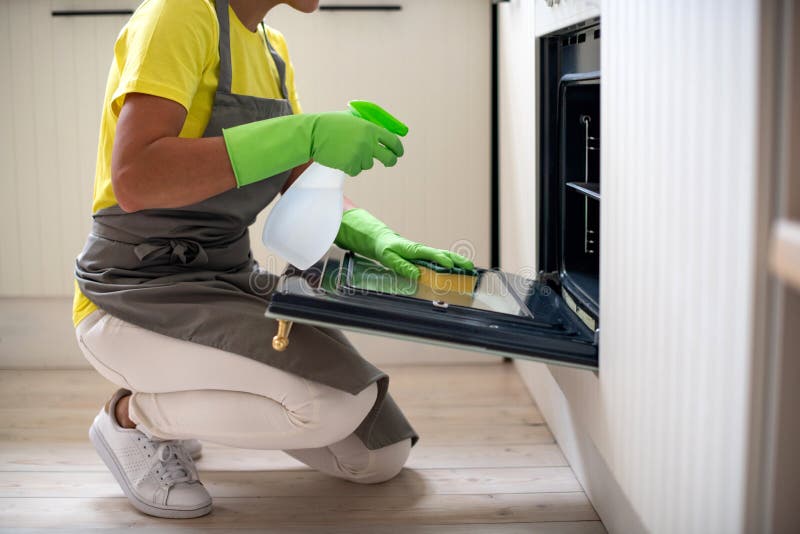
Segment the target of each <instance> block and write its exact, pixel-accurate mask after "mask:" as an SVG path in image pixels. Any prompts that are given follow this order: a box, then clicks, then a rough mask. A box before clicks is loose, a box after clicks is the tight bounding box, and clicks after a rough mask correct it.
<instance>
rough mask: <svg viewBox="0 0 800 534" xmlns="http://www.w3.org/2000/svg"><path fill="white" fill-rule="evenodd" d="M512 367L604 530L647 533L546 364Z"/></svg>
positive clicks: (531, 363) (517, 364) (627, 533)
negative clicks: (527, 391) (536, 407)
mask: <svg viewBox="0 0 800 534" xmlns="http://www.w3.org/2000/svg"><path fill="white" fill-rule="evenodd" d="M516 367H517V371H518V372H519V374H520V377H521V378H522V381H523V382H524V383H525V386H526V387H527V388H528V390H529V391H530V393H531V396H532V397H533V398H534V400H535V401H536V404H537V405H538V406H539V411H540V412H541V413H542V416H543V417H544V419H545V420H546V421H547V424H548V425H549V426H550V430H551V431H552V432H553V435H554V436H555V437H556V441H557V442H558V444H559V446H560V447H561V450H562V452H563V453H564V456H565V457H566V458H567V461H568V462H569V464H570V466H571V467H572V470H573V471H574V472H575V475H576V476H577V478H578V481H579V482H580V483H581V485H582V486H583V489H584V491H585V492H586V495H587V496H588V497H589V500H590V501H591V503H592V505H593V506H594V508H595V510H596V511H597V514H598V515H599V516H600V519H601V520H602V521H603V524H604V525H605V527H606V529H607V530H608V531H609V532H610V533H612V534H613V533H615V532H619V533H624V534H636V533H639V532H642V533H644V532H648V529H647V528H646V527H645V525H644V523H643V522H642V520H641V518H640V517H639V515H638V514H637V513H636V510H634V508H633V506H632V505H631V503H630V501H629V500H628V498H627V496H626V495H625V493H624V492H623V490H622V488H621V487H620V485H619V483H618V482H617V480H616V478H615V477H614V474H613V472H612V471H611V469H610V468H609V467H608V464H607V463H606V461H605V459H604V458H603V456H602V454H601V453H600V451H598V450H597V447H596V446H595V444H594V442H593V441H592V439H591V437H590V436H589V435H588V434H587V433H586V432H585V431H584V429H583V428H582V427H581V426H580V425H579V424H577V423H576V417H575V415H574V413H573V407H572V406H571V405H570V402H569V400H568V399H567V398H566V397H565V396H564V393H563V392H562V389H561V387H560V386H559V384H558V382H556V380H555V378H553V375H552V373H551V372H550V369H549V368H548V366H547V365H545V364H542V363H536V362H524V361H517V362H516Z"/></svg>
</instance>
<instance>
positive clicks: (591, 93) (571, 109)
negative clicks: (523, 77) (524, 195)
mask: <svg viewBox="0 0 800 534" xmlns="http://www.w3.org/2000/svg"><path fill="white" fill-rule="evenodd" d="M539 76H540V78H539V79H540V84H541V85H540V87H541V90H540V106H539V109H540V113H539V117H540V121H541V122H540V125H539V132H540V142H541V146H540V159H539V161H540V168H539V214H540V217H539V269H540V271H542V272H543V273H545V276H546V277H547V278H548V279H550V280H552V281H553V283H554V284H556V285H557V286H558V287H559V289H560V291H561V293H562V295H563V296H564V298H565V300H566V301H567V303H568V305H569V306H570V307H572V308H573V310H574V311H575V312H576V313H577V314H578V316H579V317H580V318H581V319H582V320H583V321H584V323H586V324H587V325H588V326H590V327H591V328H593V329H596V328H598V325H599V301H600V299H599V293H600V285H599V272H600V261H599V260H600V254H599V252H600V199H601V193H600V191H601V186H600V21H599V20H598V19H593V20H590V21H585V22H583V23H580V24H577V25H575V26H572V27H570V28H567V29H565V30H562V31H559V32H557V33H555V34H552V35H548V36H546V37H544V38H542V40H541V42H540V73H539Z"/></svg>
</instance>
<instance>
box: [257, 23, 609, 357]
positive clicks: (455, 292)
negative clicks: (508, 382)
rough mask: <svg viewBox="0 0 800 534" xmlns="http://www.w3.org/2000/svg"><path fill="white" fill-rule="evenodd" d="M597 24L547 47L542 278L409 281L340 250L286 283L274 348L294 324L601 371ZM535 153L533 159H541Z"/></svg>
mask: <svg viewBox="0 0 800 534" xmlns="http://www.w3.org/2000/svg"><path fill="white" fill-rule="evenodd" d="M599 40H600V21H599V20H590V21H586V22H584V23H581V24H579V25H576V26H573V27H571V28H568V29H565V30H562V31H559V32H558V33H556V34H552V35H549V36H545V37H543V38H542V39H541V40H540V43H539V45H540V46H539V50H540V61H539V81H540V91H539V103H538V104H539V105H538V109H539V113H538V117H539V118H538V120H539V146H538V151H539V156H540V157H539V167H538V169H532V172H531V179H532V180H536V181H537V183H538V191H539V194H538V205H537V206H532V209H537V210H538V213H539V235H538V251H539V265H538V271H539V273H538V275H537V276H536V277H535V278H525V277H523V276H520V275H518V274H515V273H510V272H504V271H501V270H497V269H481V268H477V269H476V270H475V271H472V272H465V271H460V270H458V269H456V270H450V271H448V270H444V269H441V268H438V267H437V266H436V265H431V264H425V265H421V266H420V268H421V272H422V273H423V274H422V276H421V277H420V280H409V279H405V278H403V277H401V276H399V275H397V274H395V273H393V272H391V271H389V270H388V269H386V268H384V267H382V266H380V265H378V264H376V263H374V262H372V261H371V260H368V259H365V258H361V257H359V256H356V255H354V254H352V253H350V252H347V251H343V250H340V249H338V248H336V247H333V248H331V250H330V251H329V252H328V254H327V255H326V256H325V257H324V258H323V259H322V260H320V261H319V262H317V264H315V265H314V266H312V267H311V268H309V269H306V270H299V269H296V268H294V267H292V266H289V267H288V268H287V269H286V271H285V272H284V273H283V274H282V275H281V277H280V280H279V282H278V287H277V290H276V291H275V292H274V293H273V295H272V297H271V300H270V302H269V304H268V308H267V310H266V316H267V317H270V318H273V319H277V320H278V330H277V332H276V335H275V338H274V341H273V347H274V348H275V349H276V350H285V349H286V348H287V346H290V345H291V325H292V323H293V322H302V323H309V324H314V325H319V326H328V327H333V328H339V329H342V330H345V331H347V330H350V331H357V332H364V333H369V334H374V335H379V336H388V337H397V338H402V339H407V340H412V341H416V342H421V343H431V344H440V345H446V346H449V347H455V348H462V349H468V350H472V351H477V352H482V353H485V354H489V355H495V356H502V357H512V358H521V359H531V360H537V361H543V362H547V363H554V364H559V365H568V366H574V367H580V368H586V369H593V370H595V369H597V368H598V344H599V328H600V316H599V251H600V239H601V236H600V226H599V221H600V216H599V215H600V198H601V194H600V80H601V78H600V53H599V50H600V41H599ZM535 148H537V147H531V149H532V150H533V149H535Z"/></svg>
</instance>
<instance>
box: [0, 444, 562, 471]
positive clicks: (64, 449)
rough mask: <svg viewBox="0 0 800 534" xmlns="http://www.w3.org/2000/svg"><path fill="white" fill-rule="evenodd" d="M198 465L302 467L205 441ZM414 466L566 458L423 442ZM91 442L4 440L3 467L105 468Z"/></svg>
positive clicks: (541, 451)
mask: <svg viewBox="0 0 800 534" xmlns="http://www.w3.org/2000/svg"><path fill="white" fill-rule="evenodd" d="M203 447H204V448H203V451H204V452H203V457H202V458H201V459H200V461H199V462H198V464H197V465H198V467H199V468H200V469H201V470H204V471H263V470H268V469H284V470H285V469H301V468H305V466H304V465H303V464H301V463H300V462H298V461H297V460H295V459H294V458H292V457H290V456H287V455H286V454H284V453H282V452H281V451H258V450H250V449H232V448H228V447H221V446H218V445H214V444H209V443H206V444H204V446H203ZM406 465H407V466H408V467H409V468H411V469H431V468H443V469H447V468H476V467H477V468H482V467H561V466H566V465H567V461H566V459H565V458H564V455H563V454H562V453H561V450H560V449H559V448H558V446H557V445H555V444H552V443H550V444H543V445H503V446H498V447H492V449H491V451H490V453H487V450H486V447H485V446H482V445H469V446H463V445H429V444H427V443H425V442H424V441H423V442H420V444H419V445H418V446H416V447H414V448H413V449H412V450H411V457H410V458H409V461H408V463H407V464H406ZM105 470H106V468H105V466H104V465H103V463H102V462H101V461H100V458H99V457H98V456H97V453H95V451H94V449H93V448H92V447H91V445H90V444H89V443H88V442H84V443H77V442H69V443H41V442H28V443H26V442H14V443H9V442H0V471H105Z"/></svg>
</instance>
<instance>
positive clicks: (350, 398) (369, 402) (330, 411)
mask: <svg viewBox="0 0 800 534" xmlns="http://www.w3.org/2000/svg"><path fill="white" fill-rule="evenodd" d="M317 388H319V389H320V390H322V391H320V392H317V395H315V396H316V401H317V413H316V417H315V418H314V419H313V420H311V421H309V420H308V419H307V418H302V417H298V418H296V420H297V425H298V426H303V427H305V428H307V429H308V430H309V431H310V432H309V435H308V438H309V441H308V444H307V448H314V447H324V446H327V445H330V444H331V443H336V442H338V441H341V440H343V439H344V438H346V437H347V436H349V435H350V434H352V433H353V431H354V430H355V429H356V428H358V426H359V425H360V424H361V422H362V421H363V420H364V418H365V417H366V416H367V414H369V412H370V410H371V409H372V407H373V406H374V405H375V401H376V400H377V398H378V386H377V384H375V383H372V384H370V385H369V386H367V387H366V388H364V389H363V390H362V391H360V392H359V393H358V394H356V395H351V394H350V393H347V392H344V391H340V390H336V389H334V388H331V387H328V386H321V387H320V385H317ZM289 411H290V416H291V409H290V410H289Z"/></svg>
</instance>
